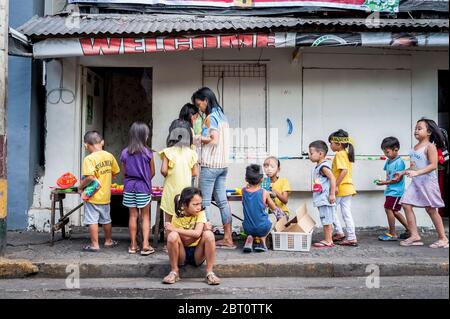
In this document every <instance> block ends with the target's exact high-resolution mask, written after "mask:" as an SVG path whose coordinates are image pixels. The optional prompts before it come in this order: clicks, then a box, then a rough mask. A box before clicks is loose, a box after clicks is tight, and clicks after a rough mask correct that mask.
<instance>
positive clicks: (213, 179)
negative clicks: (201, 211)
mask: <svg viewBox="0 0 450 319" xmlns="http://www.w3.org/2000/svg"><path fill="white" fill-rule="evenodd" d="M227 174H228V168H209V167H204V166H202V168H201V170H200V190H201V191H202V195H203V206H205V213H206V218H207V219H208V221H210V220H211V200H212V195H213V194H214V200H215V202H216V203H217V206H219V209H220V215H221V216H222V224H223V225H227V224H231V210H230V206H229V204H228V199H227V189H226V179H227Z"/></svg>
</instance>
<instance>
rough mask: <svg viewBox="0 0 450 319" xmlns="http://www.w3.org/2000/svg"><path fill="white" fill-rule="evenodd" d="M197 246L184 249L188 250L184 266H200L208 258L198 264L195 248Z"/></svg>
mask: <svg viewBox="0 0 450 319" xmlns="http://www.w3.org/2000/svg"><path fill="white" fill-rule="evenodd" d="M196 248H197V246H195V247H184V251H185V252H186V258H185V259H184V266H186V265H191V266H195V267H199V266H201V265H203V263H204V262H205V260H206V259H204V260H203V261H202V262H201V263H200V264H199V265H197V263H196V262H195V249H196Z"/></svg>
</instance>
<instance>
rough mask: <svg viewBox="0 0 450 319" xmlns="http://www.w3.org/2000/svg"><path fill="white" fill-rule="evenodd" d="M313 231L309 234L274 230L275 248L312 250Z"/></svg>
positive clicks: (273, 241) (273, 240)
mask: <svg viewBox="0 0 450 319" xmlns="http://www.w3.org/2000/svg"><path fill="white" fill-rule="evenodd" d="M312 233H313V232H312V231H311V232H310V233H309V234H308V233H284V232H279V233H278V232H274V231H272V243H273V250H287V251H310V249H311V239H312Z"/></svg>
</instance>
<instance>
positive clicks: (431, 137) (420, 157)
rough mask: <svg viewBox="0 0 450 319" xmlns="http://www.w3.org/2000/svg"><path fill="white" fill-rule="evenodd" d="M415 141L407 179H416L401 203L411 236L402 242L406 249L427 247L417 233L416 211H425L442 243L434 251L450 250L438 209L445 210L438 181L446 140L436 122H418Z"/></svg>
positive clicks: (433, 246)
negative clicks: (439, 149)
mask: <svg viewBox="0 0 450 319" xmlns="http://www.w3.org/2000/svg"><path fill="white" fill-rule="evenodd" d="M414 137H415V138H416V139H417V140H418V141H419V143H417V144H416V145H415V146H414V147H413V148H412V149H411V151H410V153H409V156H410V158H411V167H410V168H409V169H408V170H407V171H406V172H405V175H407V176H408V177H410V178H411V179H412V181H411V184H410V185H409V187H408V188H407V189H406V191H405V194H403V197H402V199H401V200H400V203H401V204H402V206H403V209H404V210H405V213H406V219H407V221H408V230H409V232H410V234H411V236H410V237H409V238H408V239H406V240H404V241H402V242H400V245H402V246H423V242H422V241H421V238H420V235H419V232H418V231H417V224H416V216H415V215H414V211H413V207H423V208H425V210H426V211H427V213H428V215H429V216H430V218H431V220H432V221H433V224H434V227H436V231H437V232H438V236H439V238H438V240H437V241H436V242H435V243H433V244H431V245H430V247H431V248H448V238H447V236H446V235H445V229H444V224H443V223H442V218H441V216H440V215H439V213H438V211H437V208H440V207H444V206H445V204H444V201H443V200H442V197H441V192H440V190H439V184H438V179H437V173H436V169H437V165H438V151H437V148H442V147H443V146H444V143H445V142H444V137H443V135H442V132H441V130H440V129H439V127H438V126H437V124H436V122H434V121H433V120H429V119H425V118H423V119H420V120H419V121H417V124H416V128H415V131H414Z"/></svg>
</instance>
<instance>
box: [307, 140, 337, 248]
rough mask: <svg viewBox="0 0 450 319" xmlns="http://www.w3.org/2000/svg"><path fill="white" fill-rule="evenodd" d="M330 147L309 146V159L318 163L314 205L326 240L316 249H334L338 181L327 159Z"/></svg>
mask: <svg viewBox="0 0 450 319" xmlns="http://www.w3.org/2000/svg"><path fill="white" fill-rule="evenodd" d="M327 153H328V146H327V144H326V143H325V142H324V141H315V142H312V143H311V144H309V159H310V160H311V162H313V163H316V164H317V165H316V167H315V168H314V187H313V205H314V207H317V208H318V209H319V214H320V221H321V222H322V226H323V234H324V239H323V240H322V241H320V242H318V243H315V244H314V245H313V246H314V247H316V248H330V247H334V243H333V238H332V236H333V221H334V215H335V210H336V204H335V203H336V179H335V178H334V175H333V172H332V171H331V165H330V163H329V162H328V161H327V160H326V159H325V157H326V156H327Z"/></svg>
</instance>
